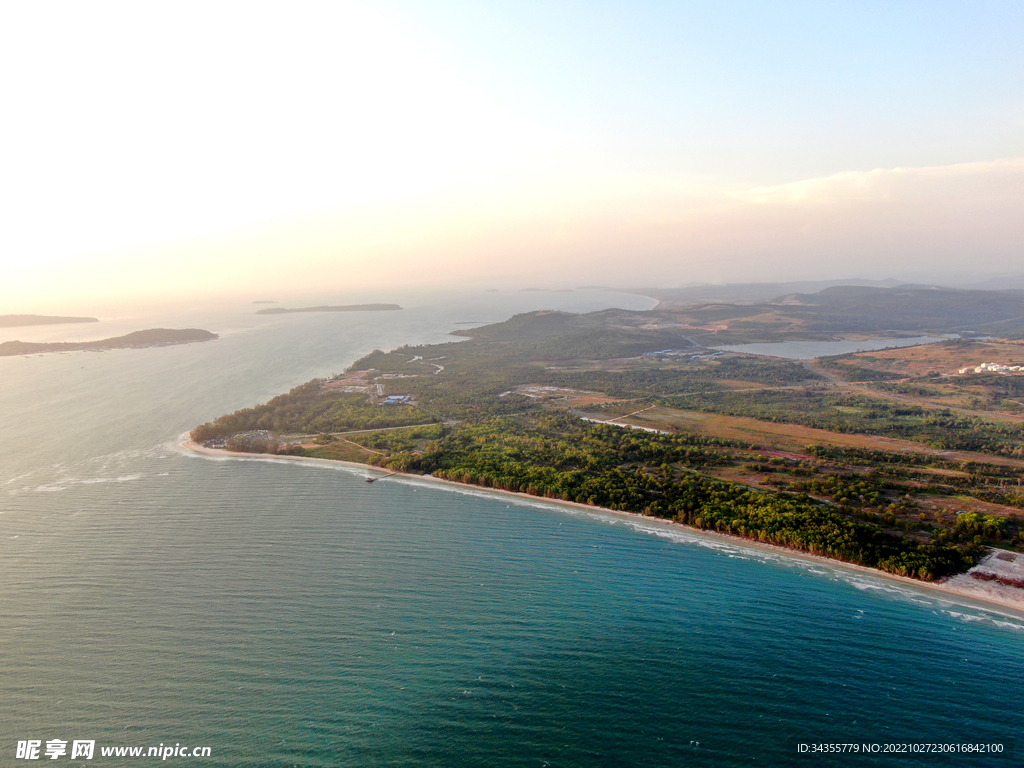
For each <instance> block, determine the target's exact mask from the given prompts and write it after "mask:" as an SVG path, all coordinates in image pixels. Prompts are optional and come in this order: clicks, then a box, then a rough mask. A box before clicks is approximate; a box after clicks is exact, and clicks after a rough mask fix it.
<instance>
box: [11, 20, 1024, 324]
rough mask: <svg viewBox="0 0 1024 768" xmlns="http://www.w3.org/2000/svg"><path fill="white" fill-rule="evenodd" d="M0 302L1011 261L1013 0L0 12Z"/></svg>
mask: <svg viewBox="0 0 1024 768" xmlns="http://www.w3.org/2000/svg"><path fill="white" fill-rule="evenodd" d="M0 98H2V100H3V101H2V103H3V104H4V118H3V120H2V121H0V206H2V211H3V225H2V226H0V274H2V278H0V314H3V313H5V312H40V313H46V312H57V311H63V310H65V308H69V307H75V308H79V307H81V308H88V306H89V305H90V302H97V301H100V300H104V301H106V300H116V299H118V298H126V297H130V298H132V299H135V300H140V301H149V300H160V301H170V302H173V301H176V300H179V299H181V298H184V297H188V298H190V299H194V298H196V297H199V296H218V295H227V296H235V297H240V298H241V297H252V298H261V299H263V298H271V299H278V300H287V299H288V298H289V297H292V296H301V295H308V294H310V293H319V294H330V295H339V296H342V295H347V294H348V293H356V292H358V293H360V294H361V295H367V294H368V293H369V294H375V295H377V294H379V295H380V297H381V299H382V300H384V299H386V295H387V291H388V289H389V288H390V287H394V286H401V287H403V288H409V287H417V286H424V287H431V288H434V287H456V286H467V287H478V288H488V287H499V288H506V287H507V288H515V287H533V286H551V287H573V286H578V285H584V284H586V285H594V284H599V285H608V286H612V287H623V288H637V287H644V286H652V285H654V286H664V287H671V286H679V285H685V284H693V283H701V282H749V281H774V280H780V281H781V280H792V279H802V278H806V279H830V278H850V277H861V278H868V279H885V278H890V277H895V278H897V279H908V280H916V281H935V282H939V281H960V282H963V283H969V282H971V281H972V280H978V281H980V280H983V279H986V278H990V277H992V276H998V275H1007V274H1019V273H1021V272H1024V258H1022V257H1024V246H1022V244H1024V4H1022V3H1020V2H1019V1H1018V0H1013V1H1012V2H999V1H998V0H992V1H991V2H988V1H986V2H981V3H979V2H942V1H941V0H929V1H928V2H924V1H923V0H922V1H921V2H899V1H898V0H888V1H886V2H828V0H817V1H816V2H806V3H804V2H784V1H780V2H773V3H767V2H729V1H728V0H723V2H721V3H707V2H683V1H681V0H680V1H677V2H655V1H654V0H651V1H649V2H636V1H634V2H600V1H599V0H591V1H590V2H566V1H564V0H545V1H544V2H533V1H532V0H516V1H515V2H504V1H502V0H491V1H489V2H486V3H481V2H441V1H438V2H433V1H431V0H418V1H416V2H402V1H400V0H392V1H390V2H389V1H388V0H382V1H381V2H374V3H369V2H351V3H349V2H343V1H341V0H338V1H336V2H306V3H303V2H288V3H283V2H281V3H273V2H261V3H251V2H250V3H241V2H210V1H209V0H206V1H205V2H201V3H192V2H175V3H159V4H158V3H137V2H102V0H99V1H97V2H90V3H78V2H46V1H45V0H41V1H40V2H33V3H5V4H3V5H2V6H0Z"/></svg>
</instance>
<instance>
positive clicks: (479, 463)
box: [386, 415, 980, 580]
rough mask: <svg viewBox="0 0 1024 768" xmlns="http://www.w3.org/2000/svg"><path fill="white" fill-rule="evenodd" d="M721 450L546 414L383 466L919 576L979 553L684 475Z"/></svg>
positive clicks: (960, 565)
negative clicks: (666, 521)
mask: <svg viewBox="0 0 1024 768" xmlns="http://www.w3.org/2000/svg"><path fill="white" fill-rule="evenodd" d="M725 445H726V441H718V440H714V439H707V438H701V437H699V436H694V435H658V434H652V433H644V432H637V431H633V430H624V429H619V428H616V427H611V426H606V425H593V424H586V423H583V422H579V421H575V420H571V419H569V418H568V417H565V416H562V415H539V416H531V417H530V418H528V419H525V418H519V419H513V418H500V419H490V420H486V421H483V422H479V423H473V424H464V425H461V426H460V427H459V429H457V430H456V431H455V433H454V434H452V435H450V436H447V437H445V438H444V439H442V440H439V441H436V442H435V443H432V444H431V445H430V446H428V448H427V450H426V451H425V452H424V453H423V454H415V455H413V454H397V455H394V456H391V457H390V458H388V459H387V460H386V465H387V466H388V467H390V468H393V469H399V470H403V471H421V472H431V473H433V474H434V475H435V476H436V477H440V478H444V479H448V480H455V481H457V482H463V483H470V484H475V485H480V486H483V487H488V488H498V489H502V490H508V491H517V492H522V493H528V494H531V495H535V496H541V497H546V498H551V499H561V500H566V501H575V502H580V503H584V504H591V505H596V506H602V507H607V508H609V509H616V510H622V511H629V512H637V513H641V514H647V515H653V516H657V517H663V518H667V519H671V520H676V521H678V522H681V523H685V524H687V525H692V526H694V527H696V528H702V529H706V530H713V531H720V532H723V533H730V534H735V535H738V536H743V537H745V538H751V539H756V540H758V541H763V542H766V543H771V544H776V545H780V546H785V547H790V548H793V549H798V550H801V551H804V552H809V553H812V554H818V555H823V556H826V557H831V558H834V559H838V560H843V561H846V562H851V563H857V564H859V565H866V566H869V567H873V568H880V569H882V570H885V571H889V572H891V573H896V574H900V575H904V576H912V577H915V578H919V579H926V580H930V579H936V578H939V577H941V576H944V575H946V574H949V573H953V572H958V571H961V570H964V569H965V568H967V567H969V566H970V565H971V564H973V563H974V562H975V561H976V559H977V557H978V555H979V553H980V548H979V546H978V545H977V544H975V543H973V542H971V543H967V544H964V543H962V542H961V543H958V542H943V543H931V544H925V543H919V542H916V541H912V540H909V539H905V538H902V537H900V536H897V535H894V534H891V533H888V532H886V531H885V530H884V529H883V528H882V527H881V526H880V525H874V524H870V523H867V522H861V521H856V520H851V519H850V518H849V517H847V516H844V515H842V514H840V513H839V512H837V511H835V510H833V509H832V508H830V507H829V506H827V505H823V504H821V503H818V502H815V501H813V500H812V499H810V498H809V497H808V496H807V495H791V494H783V493H771V492H764V491H759V490H754V489H750V488H747V487H744V486H741V485H737V484H735V483H728V482H724V481H721V480H716V479H713V478H710V477H707V476H705V475H701V474H698V473H696V472H692V471H687V469H689V468H694V467H706V466H712V465H716V464H724V463H731V462H732V461H733V460H732V458H731V457H730V456H729V455H728V454H727V453H726V452H724V451H721V450H717V448H719V447H725ZM733 446H735V444H733ZM735 447H738V446H735Z"/></svg>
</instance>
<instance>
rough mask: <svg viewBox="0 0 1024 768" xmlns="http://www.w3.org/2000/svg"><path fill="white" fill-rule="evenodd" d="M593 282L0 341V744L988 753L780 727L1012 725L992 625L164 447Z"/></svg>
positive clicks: (276, 757)
mask: <svg viewBox="0 0 1024 768" xmlns="http://www.w3.org/2000/svg"><path fill="white" fill-rule="evenodd" d="M609 298H610V297H609V296H608V295H607V294H603V295H602V294H587V295H581V294H565V295H559V296H557V297H552V296H550V295H548V296H537V295H534V294H527V295H524V296H514V297H504V296H502V297H494V296H487V297H483V298H482V299H479V298H478V299H476V300H473V299H467V298H465V297H463V298H458V299H454V298H449V299H446V300H445V301H443V302H436V303H433V304H432V303H429V302H426V301H424V303H423V304H422V305H420V306H412V305H411V304H410V305H409V309H408V310H406V312H404V313H380V314H376V315H373V316H369V315H358V316H357V315H290V316H279V317H272V318H270V322H268V321H267V319H266V318H259V319H253V318H252V317H251V316H250V315H249V314H248V313H249V312H250V311H251V308H250V307H244V306H239V307H221V308H218V309H216V310H212V311H209V312H208V313H207V314H205V315H198V316H190V318H186V319H191V322H187V323H185V322H179V323H172V322H168V323H166V324H168V325H178V326H180V325H197V326H199V327H205V328H209V329H210V330H214V331H217V332H221V333H223V337H222V338H221V339H220V340H218V341H216V342H211V343H209V344H199V345H189V346H182V347H168V348H162V349H150V350H137V351H114V352H108V353H102V354H95V353H77V354H73V355H49V356H45V357H29V358H21V357H19V358H6V359H0V377H2V380H3V382H4V387H3V389H2V391H0V413H3V414H4V419H3V422H2V424H0V445H3V446H4V448H3V454H2V470H3V475H2V476H0V513H2V514H0V548H2V550H0V553H2V557H3V563H4V565H3V568H2V569H0V595H2V598H0V606H2V609H0V665H2V670H3V675H2V676H0V694H2V703H3V707H2V710H0V765H29V764H31V763H29V762H26V761H18V760H15V759H14V750H15V746H16V743H17V741H18V740H24V739H40V740H42V741H44V742H45V740H47V739H57V738H59V739H66V740H71V739H95V740H96V741H97V745H98V746H99V745H128V746H134V745H138V746H144V747H148V746H156V745H158V744H161V743H162V744H175V743H181V744H187V745H198V746H209V747H210V748H211V752H212V756H211V757H209V758H203V759H199V758H169V759H168V760H167V761H166V762H167V763H168V764H174V763H179V764H182V763H188V764H194V765H225V766H290V765H291V766H524V767H525V766H544V765H550V766H733V765H737V766H738V765H751V764H753V765H758V764H762V765H830V764H835V765H850V766H854V765H890V764H893V765H897V764H898V765H978V766H983V765H1013V764H1015V762H1014V758H1013V757H1011V756H1010V755H1009V754H1007V753H1004V754H1003V755H1002V756H987V757H986V756H970V757H964V756H956V757H947V758H938V757H934V756H932V757H927V756H912V755H908V756H902V757H899V758H895V759H894V758H891V757H889V758H887V757H885V756H876V757H865V756H863V755H853V756H851V755H847V756H842V757H836V758H833V759H832V760H829V759H822V758H820V757H810V756H805V757H801V756H800V755H798V754H797V752H796V744H797V743H798V742H801V741H804V742H822V741H830V742H849V741H855V742H879V743H885V742H893V741H901V742H902V741H908V740H912V741H915V742H920V741H940V742H942V743H947V742H951V741H965V740H970V741H972V742H980V741H985V742H1000V743H1003V744H1005V745H1007V746H1006V749H1008V750H1009V749H1012V747H1013V744H1012V740H1013V738H1014V737H1015V735H1016V731H1017V730H1018V727H1017V725H1016V724H1017V722H1018V721H1019V713H1018V710H1019V704H1018V698H1019V692H1020V691H1021V690H1022V689H1024V665H1022V663H1021V662H1022V661H1024V620H1022V619H1020V618H1012V617H1008V616H1003V615H1000V614H998V613H995V612H991V611H986V610H982V609H979V608H976V607H965V606H958V605H956V604H953V603H951V602H948V601H946V600H943V599H940V598H938V597H935V596H934V595H931V594H929V593H927V592H926V591H924V590H914V589H906V588H903V587H902V586H899V585H894V584H893V583H891V582H888V581H886V580H883V579H880V578H875V577H872V576H865V575H862V574H860V573H856V572H853V571H846V570H844V569H842V568H840V567H838V566H837V567H831V566H827V565H826V566H823V565H821V564H820V563H816V562H810V561H803V560H797V559H794V558H789V557H784V556H780V555H776V554H774V553H766V552H761V551H757V550H753V549H750V548H746V547H741V546H736V545H734V544H730V543H723V542H722V541H720V540H717V539H712V538H709V537H704V536H700V535H697V534H693V533H688V532H686V531H684V530H681V529H678V528H675V527H673V526H669V525H666V524H660V523H657V522H654V521H643V520H637V519H629V518H623V517H619V516H615V515H611V514H600V513H592V512H588V511H577V510H567V509H560V508H555V507H553V506H550V505H545V504H543V503H541V502H536V503H530V502H527V503H521V502H518V501H511V500H509V499H506V498H500V497H494V496H488V495H486V494H483V493H479V492H473V491H460V490H453V489H442V488H438V487H434V486H431V485H430V484H429V483H427V482H414V481H404V480H396V479H389V480H385V481H382V482H377V483H373V484H372V485H371V484H367V483H365V482H363V478H362V475H361V473H360V471H359V470H349V469H345V468H341V467H323V466H320V465H310V464H299V463H294V462H285V461H278V460H258V461H241V460H224V459H211V458H206V457H201V456H198V455H196V454H191V453H188V452H185V451H183V450H181V449H179V448H178V447H177V446H176V438H177V436H178V435H179V434H180V433H181V432H182V431H184V430H185V429H187V428H188V427H190V426H193V425H194V424H196V423H198V422H199V421H202V420H205V419H208V418H211V417H213V416H215V415H218V414H219V413H222V412H224V411H227V410H233V409H235V408H238V407H243V406H245V405H249V404H252V403H254V402H258V401H260V400H263V399H266V398H267V397H269V396H272V395H273V394H276V393H278V392H280V391H282V390H284V389H287V388H288V387H290V386H292V385H294V384H297V383H300V382H301V381H304V380H306V379H308V378H310V377H312V376H314V375H323V374H328V373H332V372H334V371H340V370H341V369H343V368H344V367H345V366H346V365H347V364H348V363H349V362H351V361H352V360H353V359H355V358H356V357H358V356H359V355H360V354H362V353H364V352H366V351H369V350H370V349H372V348H374V347H377V346H379V347H393V346H396V345H399V344H402V343H418V342H423V341H440V340H444V339H445V338H446V336H445V334H446V333H447V331H448V330H450V329H451V328H453V327H455V326H453V325H452V323H453V322H462V321H470V320H476V319H480V320H490V319H494V318H493V317H483V316H482V315H481V316H480V317H474V316H472V315H473V314H474V312H475V311H477V310H479V311H480V312H483V311H486V310H490V311H491V312H492V313H493V312H497V311H502V312H505V313H506V314H510V313H511V312H512V311H516V310H517V309H520V308H524V309H525V308H539V307H536V306H533V305H534V304H537V303H540V304H541V306H548V307H555V308H567V309H589V308H596V307H597V306H599V305H602V304H605V305H606V304H607V303H617V304H619V305H620V306H633V307H637V308H641V307H644V306H647V303H645V301H646V300H644V299H642V298H640V297H618V296H613V297H611V299H612V301H611V302H609ZM499 299H500V301H501V302H504V303H502V304H500V306H499V305H498V303H499ZM474 301H476V302H478V303H476V304H474ZM556 301H557V303H555V302H556ZM531 302H532V304H531ZM629 302H633V303H629ZM338 303H341V302H338ZM406 303H408V302H406ZM165 319H168V320H175V319H176V318H165ZM177 319H181V318H177ZM118 322H121V321H118ZM154 324H157V323H154ZM148 325H149V324H147V326H148ZM48 332H51V333H52V329H51V331H48ZM24 335H25V334H22V336H24ZM96 335H98V336H104V335H112V334H105V333H102V332H97V334H96ZM697 742H699V745H698V744H697ZM63 760H67V758H62V762H61V763H59V764H64V763H63ZM153 761H154V758H149V760H148V761H147V760H146V759H139V760H136V761H132V760H131V759H128V758H107V759H103V758H101V757H100V756H99V755H98V754H97V756H96V758H95V759H94V760H92V761H88V762H86V761H82V762H81V764H83V765H85V764H88V765H129V764H131V765H137V764H143V765H144V764H147V763H152V762H153Z"/></svg>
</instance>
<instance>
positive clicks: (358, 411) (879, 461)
mask: <svg viewBox="0 0 1024 768" xmlns="http://www.w3.org/2000/svg"><path fill="white" fill-rule="evenodd" d="M734 310H735V308H733V309H732V310H730V309H729V308H728V307H719V308H717V309H715V310H714V311H713V312H712V311H711V310H710V309H709V310H708V312H707V313H705V316H704V319H707V318H709V317H712V316H713V315H714V314H715V313H716V312H717V313H725V314H728V312H734ZM747 310H749V312H750V314H748V315H747V316H748V317H751V318H752V317H753V316H754V315H755V314H756V311H755V310H757V308H756V307H754V308H750V307H748V308H747ZM747 310H743V312H740V314H744V313H746V312H747ZM686 311H687V312H689V311H690V310H686ZM757 311H760V310H757ZM787 311H788V310H787ZM794 311H798V310H794ZM799 311H802V310H799ZM734 314H735V312H734ZM672 319H675V320H679V319H680V318H679V317H674V318H673V317H672V316H671V315H666V314H665V313H664V312H661V313H659V312H653V313H637V312H627V311H623V310H607V311H605V312H598V313H591V314H589V315H570V314H568V313H562V312H536V313H528V314H525V315H518V316H516V317H514V318H512V319H511V320H509V321H508V322H506V323H498V324H495V325H490V326H484V327H481V328H475V329H472V330H469V331H461V332H459V335H464V336H468V337H469V338H468V340H466V341H461V342H451V343H447V344H435V345H429V346H421V347H401V348H399V349H396V350H392V351H390V352H384V351H381V350H375V351H374V352H372V353H371V354H369V355H367V356H366V357H364V358H363V359H362V360H359V361H357V362H356V363H355V364H354V365H353V366H352V367H351V368H350V369H349V371H348V372H347V373H346V376H347V377H349V378H346V379H345V380H344V381H335V382H328V381H325V380H319V379H318V380H314V381H311V382H308V383H306V384H303V385H301V386H299V387H296V388H295V389H293V390H292V391H291V392H289V393H288V394H286V395H281V396H279V397H276V398H274V399H273V400H271V401H270V402H268V403H266V404H263V405H260V406H256V407H254V408H246V409H243V410H240V411H237V412H235V413H233V414H229V415H227V416H222V417H220V418H218V419H215V420H214V421H212V422H209V423H207V424H204V425H202V426H201V427H198V428H196V429H195V430H194V431H193V433H192V436H193V438H194V439H196V440H198V441H200V442H206V443H207V444H210V445H214V446H218V447H219V446H223V447H228V448H238V449H241V450H250V451H262V452H270V453H293V454H302V455H306V456H315V457H320V458H331V459H343V460H354V461H362V462H367V463H373V464H377V465H379V466H382V467H387V468H388V469H391V470H395V471H404V472H414V473H432V474H433V475H435V476H437V477H440V478H444V479H449V480H455V481H458V482H464V483H471V484H476V485H480V486H484V487H490V488H497V489H503V490H510V491H519V492H523V493H528V494H533V495H537V496H543V497H548V498H554V499H563V500H569V501H574V502H578V503H583V504H589V505H596V506H602V507H608V508H611V509H616V510H623V511H630V512H637V513H641V514H646V515H651V516H656V517H662V518H666V519H670V520H675V521H678V522H681V523H686V524H688V525H692V526H694V527H698V528H704V529H708V530H714V531H720V532H723V533H731V534H735V535H739V536H744V537H748V538H751V539H756V540H758V541H763V542H766V543H771V544H777V545H780V546H785V547H791V548H793V549H798V550H801V551H806V552H810V553H814V554H820V555H825V556H828V557H833V558H837V559H841V560H845V561H848V562H852V563H858V564H862V565H867V566H871V567H876V568H881V569H883V570H886V571H889V572H892V573H896V574H901V575H908V576H913V577H916V578H922V579H934V578H939V577H941V576H943V575H946V574H949V573H952V572H956V571H960V570H963V569H965V568H966V567H968V566H969V565H970V564H972V563H973V562H974V561H975V560H976V559H977V557H978V555H979V553H980V552H981V550H982V547H983V546H984V545H985V544H991V543H999V544H1000V545H1001V546H1008V547H1011V548H1013V547H1024V526H1022V522H1021V519H1020V517H1018V516H1015V515H1013V514H1009V515H1007V514H1006V513H1005V512H1004V513H1003V514H1002V515H1000V514H994V513H990V512H991V510H993V509H994V507H992V506H986V505H998V507H999V508H1001V509H1003V510H1006V509H1007V508H1010V509H1011V510H1012V509H1013V508H1024V491H1022V489H1021V486H1020V484H1019V472H1018V470H1017V469H1016V467H1010V466H1006V465H999V464H995V463H985V462H972V461H959V460H954V459H951V458H945V457H941V456H937V455H934V454H932V455H929V454H925V453H923V452H919V453H897V452H895V451H873V450H867V449H854V448H838V447H834V446H827V445H826V446H820V445H819V446H809V447H807V448H806V449H804V451H805V452H804V453H802V454H800V455H793V454H781V455H772V451H770V450H767V449H765V448H764V447H763V446H755V445H750V444H748V443H745V442H735V441H729V440H724V439H718V438H713V437H708V436H702V435H698V434H693V433H689V432H677V433H674V434H657V433H649V432H642V431H636V430H627V429H623V428H621V427H620V426H611V425H603V424H592V423H586V422H583V421H581V420H580V419H578V418H576V417H575V416H573V415H571V414H572V413H573V412H574V411H572V408H574V406H572V405H570V404H569V402H570V401H571V400H572V398H576V399H577V400H579V401H580V402H586V403H587V405H586V409H588V410H589V411H590V412H594V410H595V409H597V410H598V411H600V409H602V408H604V409H606V412H607V417H611V416H618V415H625V414H630V413H633V412H634V411H638V412H639V410H640V409H644V408H647V407H648V406H651V405H654V404H658V405H661V406H663V407H671V408H677V409H684V410H685V411H691V412H692V411H703V412H705V413H718V414H725V415H731V416H744V417H753V418H755V419H759V420H762V421H767V422H777V423H778V422H782V423H792V424H800V425H805V426H809V427H816V428H820V429H825V430H830V431H833V432H847V433H867V434H871V435H880V436H888V437H894V438H902V439H905V440H911V441H917V442H918V443H920V444H923V445H929V446H933V447H935V448H937V449H943V450H948V449H958V450H970V451H978V452H987V453H989V454H998V455H1003V456H1008V457H1019V456H1021V455H1022V453H1024V433H1022V431H1021V429H1020V427H1019V426H1017V425H1015V424H1012V423H1005V422H1004V423H992V422H989V421H987V420H983V419H980V418H976V417H975V416H974V415H969V414H965V413H964V412H963V411H962V410H961V411H956V410H953V409H949V408H942V407H925V405H918V404H915V403H913V402H905V401H901V400H899V399H897V398H895V397H887V396H886V395H885V394H884V392H880V391H878V390H879V389H880V388H883V387H888V388H890V389H892V390H893V391H894V392H898V393H903V394H908V395H914V396H931V395H932V394H933V393H932V389H933V386H932V384H931V383H930V381H929V380H925V379H922V380H915V381H905V380H901V381H898V382H897V381H891V382H889V383H887V381H886V380H887V379H891V378H892V377H891V376H889V375H888V374H885V375H881V374H879V375H876V374H877V372H876V373H867V374H864V373H861V372H860V371H859V370H858V366H857V365H856V361H851V360H850V359H849V358H846V357H839V358H836V359H834V360H830V361H825V364H826V366H827V367H830V368H831V369H832V370H833V371H838V372H840V375H842V376H843V377H844V378H847V379H859V380H864V381H869V380H870V381H874V382H875V383H874V384H872V386H873V387H874V388H875V391H876V393H877V396H875V395H867V394H862V393H859V392H858V393H851V392H850V391H848V390H847V391H843V390H841V389H837V388H836V387H834V386H833V385H831V384H828V383H826V382H825V381H823V379H822V378H821V377H820V376H819V375H818V374H817V373H815V372H814V371H813V370H810V369H809V368H808V367H806V366H804V365H802V364H800V363H796V362H792V361H786V360H778V359H769V358H758V357H753V356H735V355H722V353H719V352H715V351H714V350H710V349H706V348H702V347H700V346H699V345H697V344H694V342H693V340H692V339H691V338H690V337H689V336H687V335H686V334H687V333H690V332H691V331H689V330H687V331H684V330H681V328H683V326H684V325H685V324H684V323H668V322H667V321H668V320H672ZM752 322H753V320H752ZM957 343H959V342H957ZM353 381H355V382H356V383H357V384H358V385H360V386H361V387H362V388H363V389H364V390H366V391H367V392H366V393H364V392H361V391H360V392H356V391H353V392H343V391H339V388H340V387H344V386H349V384H350V383H351V382H353ZM996 383H1001V382H996ZM994 385H995V383H994ZM1017 389H1018V385H1017V384H1016V383H1015V382H1014V383H1011V384H1008V385H1006V386H1005V390H1006V391H1007V392H1008V393H1009V392H1012V393H1016V392H1017ZM545 392H547V394H545ZM565 393H570V394H571V397H570V394H565ZM573 393H574V394H573ZM381 395H384V396H387V395H402V396H405V397H407V398H409V399H410V404H405V405H388V404H385V401H384V399H383V398H382V397H381ZM588 398H589V399H588ZM560 401H564V403H565V404H559V402H560ZM662 410H663V409H662ZM356 432H358V434H353V433H356ZM960 499H964V500H966V501H969V502H970V504H973V505H974V506H973V507H970V508H967V509H965V508H963V507H962V506H961V505H960V502H959V501H958V500H960ZM936 500H939V501H941V502H942V503H936ZM968 506H969V505H968Z"/></svg>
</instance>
